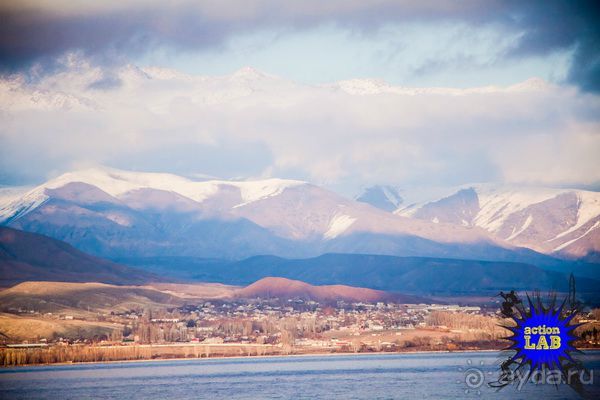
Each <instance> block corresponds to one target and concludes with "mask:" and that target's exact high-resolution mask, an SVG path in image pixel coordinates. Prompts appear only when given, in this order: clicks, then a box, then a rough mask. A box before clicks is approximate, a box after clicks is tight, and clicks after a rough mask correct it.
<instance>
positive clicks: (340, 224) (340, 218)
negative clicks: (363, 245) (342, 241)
mask: <svg viewBox="0 0 600 400" xmlns="http://www.w3.org/2000/svg"><path fill="white" fill-rule="evenodd" d="M354 221H356V218H353V217H351V216H349V215H345V214H336V215H334V216H333V218H332V219H331V221H330V222H329V228H328V229H327V232H325V233H324V234H323V237H324V238H325V239H334V238H336V237H338V236H339V235H341V234H342V233H344V232H345V231H346V230H347V229H348V228H350V226H351V225H352V224H353V223H354Z"/></svg>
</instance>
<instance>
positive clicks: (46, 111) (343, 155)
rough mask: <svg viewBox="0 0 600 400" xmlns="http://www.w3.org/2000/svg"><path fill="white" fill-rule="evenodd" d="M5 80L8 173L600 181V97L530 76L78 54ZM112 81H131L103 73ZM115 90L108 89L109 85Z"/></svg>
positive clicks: (3, 150)
mask: <svg viewBox="0 0 600 400" xmlns="http://www.w3.org/2000/svg"><path fill="white" fill-rule="evenodd" d="M63 63H64V66H63V68H62V69H59V70H57V71H56V72H55V73H53V74H48V75H45V76H43V77H41V78H40V79H39V80H36V81H33V82H31V81H28V80H27V79H26V78H25V74H17V75H13V76H11V77H10V78H4V79H2V80H0V104H2V113H0V171H2V174H0V182H4V183H17V182H22V181H26V180H30V181H31V180H40V179H42V178H44V177H46V176H47V174H48V171H50V173H51V174H52V173H54V172H61V171H64V170H67V169H70V168H72V167H73V166H75V165H80V164H81V163H100V164H106V165H110V166H116V167H121V168H125V169H140V170H154V171H169V172H175V173H188V174H189V173H195V172H197V173H204V174H208V175H215V176H221V177H225V178H228V177H257V176H275V177H286V178H295V179H305V180H309V181H312V182H315V183H319V184H326V185H332V186H343V187H347V188H350V189H355V188H357V187H359V186H361V185H365V184H372V183H420V184H436V185H440V184H462V183H467V182H473V181H508V182H527V183H536V184H550V185H556V184H587V185H593V184H595V183H597V182H600V169H599V168H597V164H598V162H597V155H598V154H600V134H599V132H600V121H599V120H600V118H599V117H598V116H599V115H600V112H599V111H600V98H598V96H595V95H592V94H585V93H581V92H578V91H576V90H574V89H573V88H570V87H561V86H554V85H550V84H547V83H545V82H543V81H540V80H530V81H527V82H524V83H522V84H519V85H515V86H511V87H505V88H500V87H484V88H471V89H427V88H424V89H423V88H415V89H410V88H399V87H392V86H388V85H386V84H385V83H384V82H377V81H370V80H356V81H351V82H342V83H335V84H329V85H320V86H314V85H303V84H297V83H293V82H290V81H287V80H284V79H281V78H278V77H275V76H271V75H266V74H263V73H261V72H259V71H255V70H252V69H250V68H245V69H242V70H240V71H238V72H236V73H234V74H233V75H226V76H218V77H206V76H193V75H186V74H182V73H180V72H178V71H174V70H166V69H160V68H142V69H140V68H137V67H134V66H131V65H128V66H124V67H107V66H98V65H95V64H91V63H89V62H87V61H86V60H84V59H81V58H77V57H68V58H66V59H64V60H63ZM106 77H110V79H112V80H114V81H115V82H116V81H118V82H119V84H118V85H112V84H109V85H105V86H103V87H102V88H101V90H99V89H98V88H97V87H96V86H97V82H102V81H103V79H106ZM101 86H102V85H101Z"/></svg>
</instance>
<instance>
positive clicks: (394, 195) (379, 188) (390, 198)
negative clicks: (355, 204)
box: [355, 185, 402, 212]
mask: <svg viewBox="0 0 600 400" xmlns="http://www.w3.org/2000/svg"><path fill="white" fill-rule="evenodd" d="M355 200H356V201H360V202H362V203H367V204H370V205H372V206H373V207H377V208H379V209H381V210H384V211H389V212H392V211H395V210H397V209H398V208H399V207H400V204H402V197H401V196H400V191H399V190H398V188H395V187H393V186H387V185H376V186H371V187H368V188H366V189H364V190H363V192H362V193H361V194H360V195H358V196H356V198H355Z"/></svg>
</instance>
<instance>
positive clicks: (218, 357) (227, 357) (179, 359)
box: [0, 349, 502, 371]
mask: <svg viewBox="0 0 600 400" xmlns="http://www.w3.org/2000/svg"><path fill="white" fill-rule="evenodd" d="M501 351H502V349H481V350H416V351H378V352H363V353H354V352H336V353H331V352H327V353H325V352H324V353H300V354H271V355H260V356H257V355H251V356H237V355H236V356H214V357H193V358H192V357H187V358H186V357H174V358H149V359H136V360H113V361H77V362H60V363H47V364H25V365H18V366H12V365H11V366H0V371H2V369H5V370H6V369H21V368H32V367H33V368H35V367H50V366H65V365H93V364H129V363H144V362H165V361H193V360H203V361H208V360H230V359H231V360H244V359H257V358H265V359H267V358H283V357H329V356H369V355H370V356H373V355H403V354H406V355H416V354H450V353H492V352H501Z"/></svg>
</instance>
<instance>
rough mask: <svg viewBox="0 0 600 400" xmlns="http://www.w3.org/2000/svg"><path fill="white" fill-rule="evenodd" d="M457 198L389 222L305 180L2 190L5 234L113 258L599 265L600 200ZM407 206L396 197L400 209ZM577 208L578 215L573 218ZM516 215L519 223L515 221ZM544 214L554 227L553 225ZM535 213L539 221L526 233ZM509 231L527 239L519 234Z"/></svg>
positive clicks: (145, 177) (84, 178)
mask: <svg viewBox="0 0 600 400" xmlns="http://www.w3.org/2000/svg"><path fill="white" fill-rule="evenodd" d="M547 192H548V193H550V192H551V191H545V192H544V193H547ZM459 193H460V194H457V195H456V196H455V197H450V199H449V200H448V198H444V199H442V200H439V201H437V202H429V203H424V204H411V205H410V206H408V207H405V208H397V209H396V210H395V211H394V212H390V209H389V208H388V209H387V210H383V209H381V207H380V208H378V204H373V205H371V204H367V203H365V202H364V201H369V200H372V199H373V197H372V195H373V193H371V195H370V196H371V197H364V196H363V197H362V198H359V199H358V200H360V201H356V200H351V199H347V198H345V197H343V196H341V195H338V194H336V193H334V192H332V191H330V190H327V189H325V188H322V187H319V186H316V185H313V184H310V183H307V182H302V181H295V180H283V179H266V180H256V181H226V180H192V179H188V178H184V177H181V176H177V175H171V174H164V173H143V172H130V171H122V170H117V169H112V168H106V167H99V168H91V169H85V170H80V171H74V172H69V173H66V174H63V175H61V176H59V177H57V178H54V179H51V180H49V181H47V182H45V183H43V184H41V185H39V186H37V187H25V188H24V187H10V188H2V189H0V224H2V225H5V226H9V227H13V228H17V229H21V230H25V231H30V232H35V233H41V234H44V235H48V236H50V237H53V238H56V239H59V240H63V241H66V242H67V243H69V244H71V245H73V246H74V247H76V248H77V249H79V250H82V251H85V252H88V253H90V254H93V255H96V256H100V257H106V258H112V259H119V258H124V257H163V256H173V257H180V256H187V257H202V258H219V259H230V260H236V259H237V260H239V259H243V258H247V257H252V256H255V255H265V254H269V255H276V256H280V257H288V258H289V257H293V258H305V257H314V256H318V255H320V254H324V253H359V254H384V255H396V256H413V257H415V256H416V257H424V256H425V257H439V258H461V259H478V260H499V261H519V262H529V263H535V264H536V265H557V264H560V262H559V261H557V259H556V256H560V257H562V256H565V257H567V256H568V257H576V256H577V257H579V258H583V259H586V260H591V261H594V260H595V258H594V257H595V256H594V254H596V248H597V246H598V243H597V242H598V240H596V238H597V236H596V235H597V230H596V225H597V221H598V218H600V217H599V215H597V214H594V213H596V212H597V210H596V208H595V204H596V200H597V196H596V197H594V196H595V195H596V194H595V192H583V191H580V192H573V193H574V194H573V193H572V192H567V194H566V195H564V196H562V195H561V196H558V197H557V198H554V197H551V196H550V195H549V194H548V195H545V196H546V197H543V198H545V199H546V200H544V201H545V202H546V203H544V201H542V203H544V204H542V205H540V203H539V202H531V201H530V202H529V203H527V204H525V203H523V202H522V201H521V200H518V199H520V197H519V195H518V194H516V195H515V196H513V197H510V196H507V197H501V198H498V200H497V201H496V203H502V202H503V203H502V204H496V203H494V208H493V209H490V207H488V203H489V202H490V201H491V200H487V198H485V199H484V198H482V200H479V198H480V197H481V195H478V196H479V197H477V199H474V196H475V195H474V193H479V192H476V191H475V190H471V191H468V190H463V191H460V192H459ZM481 193H483V192H481ZM552 193H554V192H552ZM569 193H571V194H569ZM389 194H390V193H389V192H388V193H386V196H389ZM457 196H458V197H457ZM515 198H516V199H517V200H515ZM494 199H495V198H494ZM573 199H579V200H573ZM581 199H583V200H581ZM400 200H401V197H400V196H396V198H395V200H394V201H395V202H396V203H397V204H400ZM567 200H568V205H567V206H565V207H563V209H564V210H563V211H562V213H561V212H559V211H557V210H556V207H555V206H556V203H560V202H565V201H567ZM540 201H541V200H540ZM572 201H574V202H575V203H573V202H572ZM479 202H481V206H480V205H479ZM455 203H457V204H455ZM561 204H562V203H561ZM573 204H576V205H577V204H579V207H577V208H576V209H572V207H575V206H573ZM590 204H591V206H590ZM379 206H380V205H379ZM542 206H543V207H546V208H541V207H542ZM453 210H454V211H453ZM498 210H501V211H498ZM507 210H508V211H512V213H511V214H510V215H512V217H510V218H509V217H506V216H505V214H507V215H508V211H507ZM534 211H535V212H534ZM494 212H495V213H496V214H498V215H501V216H502V221H504V222H503V224H500V225H499V224H498V222H497V217H495V215H496V214H494ZM545 212H546V213H547V214H548V215H549V217H548V220H546V222H543V221H541V219H540V218H542V216H543V215H544V213H545ZM517 213H518V214H517ZM455 214H456V215H455ZM463 214H464V215H463ZM530 214H532V215H534V217H532V218H533V219H534V221H533V222H530V223H529V225H528V226H525V228H523V226H524V225H525V223H526V222H527V220H528V216H529V215H530ZM584 214H585V215H584ZM460 215H463V217H461V218H459V216H460ZM538 215H539V216H538ZM485 216H487V217H488V219H484V218H483V217H485ZM518 216H521V217H522V219H519V218H517V217H518ZM523 218H524V219H523ZM559 218H563V219H564V221H563V220H560V221H557V220H558V219H559ZM530 219H531V218H530ZM548 224H555V225H556V226H558V227H559V228H556V229H563V230H562V231H560V232H558V233H557V232H555V230H556V229H554V228H552V229H550V228H548V232H550V233H546V234H544V233H543V232H542V233H540V234H538V235H534V234H532V233H531V231H530V230H531V229H533V227H537V229H538V230H539V229H542V228H543V227H544V226H547V225H548ZM590 224H591V225H590ZM510 226H512V227H514V229H517V230H523V231H522V232H521V233H519V234H517V233H518V232H516V231H515V232H513V231H511V230H510ZM529 226H531V228H530V227H529ZM588 230H589V232H588V233H586V234H582V232H583V231H586V232H587V231H588ZM567 231H568V232H567ZM507 232H510V233H509V234H507ZM565 232H566V233H565ZM583 233H585V232H583ZM544 235H545V236H544ZM548 235H550V236H552V235H562V236H560V238H559V239H560V240H561V242H560V243H563V244H565V243H567V242H566V241H571V242H569V243H567V244H566V245H565V246H564V247H561V248H559V249H557V248H558V247H559V244H558V242H556V243H553V244H552V246H555V247H552V246H551V245H548V246H542V245H538V243H541V241H542V237H546V236H548ZM577 235H579V236H577ZM526 237H531V238H532V239H531V240H524V239H525V238H526ZM574 237H575V239H577V238H579V239H577V240H574V241H573V238H574ZM521 238H522V239H523V240H522V239H521ZM534 239H535V240H537V242H536V241H535V240H534ZM574 249H580V250H579V252H578V253H577V252H575V250H574ZM549 255H550V256H552V257H549Z"/></svg>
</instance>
